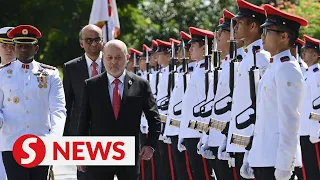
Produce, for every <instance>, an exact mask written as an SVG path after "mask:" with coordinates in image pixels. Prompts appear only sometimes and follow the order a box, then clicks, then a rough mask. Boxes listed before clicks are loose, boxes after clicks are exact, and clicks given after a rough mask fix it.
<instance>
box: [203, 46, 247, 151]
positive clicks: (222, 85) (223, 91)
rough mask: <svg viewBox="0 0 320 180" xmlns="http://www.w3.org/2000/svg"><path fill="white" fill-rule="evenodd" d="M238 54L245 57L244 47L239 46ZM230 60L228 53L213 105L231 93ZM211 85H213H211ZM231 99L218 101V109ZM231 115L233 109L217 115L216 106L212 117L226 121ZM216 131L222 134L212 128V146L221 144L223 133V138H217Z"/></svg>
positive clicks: (209, 141) (222, 66) (209, 143)
mask: <svg viewBox="0 0 320 180" xmlns="http://www.w3.org/2000/svg"><path fill="white" fill-rule="evenodd" d="M237 54H238V55H241V56H242V57H244V56H245V52H244V48H238V49H237ZM230 62H231V59H230V56H229V55H227V56H226V58H225V59H224V60H223V61H222V63H221V69H222V71H221V73H220V77H219V81H218V87H217V92H216V96H215V98H214V101H213V102H212V106H214V104H215V103H216V102H217V101H219V100H221V99H222V98H223V97H225V96H227V95H228V94H229V93H230V87H229V82H230V81H229V79H230ZM235 68H236V69H237V68H238V67H235ZM235 74H236V71H235ZM210 87H211V85H210ZM230 101H232V99H231V97H229V98H225V99H224V100H222V101H221V102H219V103H217V105H216V107H217V109H221V108H223V107H225V106H226V105H227V102H230ZM230 117H231V111H228V112H226V113H224V114H220V115H217V114H215V112H214V107H213V108H212V114H211V118H214V119H217V120H220V121H224V122H228V121H230ZM216 133H219V134H220V135H222V134H221V133H220V132H218V131H216V130H214V129H210V132H209V139H208V145H209V146H210V147H216V146H220V145H221V141H222V139H223V135H222V138H221V137H220V138H219V140H217V139H216Z"/></svg>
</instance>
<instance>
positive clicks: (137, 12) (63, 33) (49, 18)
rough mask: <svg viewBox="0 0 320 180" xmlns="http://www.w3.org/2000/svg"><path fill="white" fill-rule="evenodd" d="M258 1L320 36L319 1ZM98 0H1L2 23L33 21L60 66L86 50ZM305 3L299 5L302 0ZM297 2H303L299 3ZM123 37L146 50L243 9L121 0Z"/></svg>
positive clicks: (45, 58)
mask: <svg viewBox="0 0 320 180" xmlns="http://www.w3.org/2000/svg"><path fill="white" fill-rule="evenodd" d="M248 1H249V2H252V3H254V4H256V5H261V4H262V3H270V2H273V3H274V4H275V3H278V4H280V5H281V7H280V6H279V7H280V8H284V9H285V10H286V11H288V12H290V13H293V14H296V15H299V16H302V17H304V18H306V19H307V20H308V21H309V27H308V28H302V29H301V34H308V35H310V36H312V37H315V38H320V16H319V14H320V13H319V12H320V10H319V9H320V3H319V1H318V0H300V1H298V0H291V1H290V2H291V4H288V0H286V1H284V0H248ZM92 2H93V0H52V1H49V0H8V1H5V0H1V7H2V8H3V10H2V11H1V16H0V27H4V26H17V25H20V24H31V25H34V26H36V27H37V28H39V29H40V31H41V32H42V35H43V37H42V38H41V40H40V42H39V45H40V50H39V52H38V54H37V56H36V59H37V60H39V61H41V62H43V63H47V64H50V65H54V66H61V65H62V64H63V63H64V62H66V61H68V60H70V59H73V58H75V57H78V56H80V55H81V54H83V50H82V49H81V47H80V46H79V38H78V33H79V31H80V29H81V28H82V27H83V26H85V25H86V24H88V22H89V16H90V11H91V7H92ZM298 2H299V3H298ZM292 3H297V4H298V5H293V4H292ZM117 6H118V13H119V18H120V25H121V34H120V37H119V39H121V40H123V41H124V42H126V43H127V44H128V46H129V47H135V48H137V49H140V50H141V49H142V44H143V43H145V44H147V45H151V40H153V39H162V40H166V41H168V40H169V38H171V37H172V38H176V39H179V32H180V31H181V30H183V31H186V32H188V27H190V26H194V27H199V28H203V29H207V30H211V31H214V30H215V29H216V26H217V25H218V20H219V18H220V17H222V11H223V9H224V8H226V9H228V10H230V11H231V12H233V13H236V12H237V10H238V9H237V7H236V3H235V0H223V1H219V0H216V1H212V0H130V1H128V0H117Z"/></svg>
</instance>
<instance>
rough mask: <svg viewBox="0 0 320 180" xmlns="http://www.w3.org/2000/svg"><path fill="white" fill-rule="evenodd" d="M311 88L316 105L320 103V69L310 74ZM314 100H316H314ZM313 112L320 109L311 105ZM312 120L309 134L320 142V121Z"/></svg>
mask: <svg viewBox="0 0 320 180" xmlns="http://www.w3.org/2000/svg"><path fill="white" fill-rule="evenodd" d="M310 90H311V95H310V99H311V101H310V102H311V103H312V104H311V106H313V103H314V105H319V104H320V98H319V96H320V71H317V72H316V73H313V74H312V76H310ZM313 101H314V102H313ZM311 112H313V113H317V114H320V109H313V107H311ZM309 121H311V122H310V131H309V135H310V137H311V138H313V139H314V140H313V141H314V142H313V143H316V142H319V141H320V122H319V121H314V120H309Z"/></svg>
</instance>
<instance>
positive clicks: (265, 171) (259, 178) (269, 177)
mask: <svg viewBox="0 0 320 180" xmlns="http://www.w3.org/2000/svg"><path fill="white" fill-rule="evenodd" d="M275 170H276V169H275V168H274V167H258V168H253V173H254V177H255V180H276V178H275V177H274V171H275ZM294 176H295V174H294V173H293V174H292V176H291V178H290V180H294Z"/></svg>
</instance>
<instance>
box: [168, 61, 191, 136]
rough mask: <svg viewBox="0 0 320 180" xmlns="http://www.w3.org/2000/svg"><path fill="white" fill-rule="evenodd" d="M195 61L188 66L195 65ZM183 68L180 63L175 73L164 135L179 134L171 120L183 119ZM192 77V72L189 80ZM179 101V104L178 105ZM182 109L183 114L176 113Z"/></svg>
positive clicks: (188, 77) (188, 76)
mask: <svg viewBox="0 0 320 180" xmlns="http://www.w3.org/2000/svg"><path fill="white" fill-rule="evenodd" d="M194 64H195V63H194V62H193V63H192V64H191V63H189V65H188V67H189V68H190V67H193V66H194ZM181 69H182V65H180V66H179V67H178V68H177V73H175V87H174V89H173V91H172V94H171V97H170V102H169V109H168V116H167V121H166V127H165V131H164V136H176V135H178V134H179V128H178V127H174V126H170V125H169V124H170V120H171V119H172V118H173V119H176V120H179V121H181V117H182V104H183V101H182V98H183V96H184V84H183V78H184V77H183V75H184V72H180V70H181ZM189 79H190V74H187V82H189ZM178 103H179V105H177V104H178ZM179 110H180V111H181V114H177V115H175V114H174V111H179Z"/></svg>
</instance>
